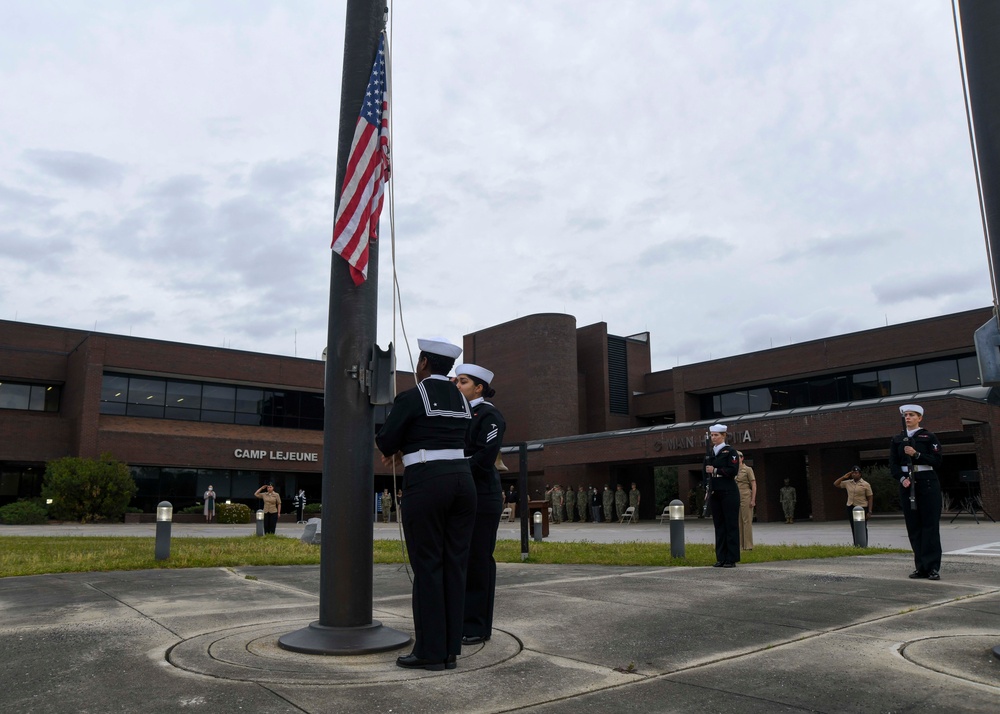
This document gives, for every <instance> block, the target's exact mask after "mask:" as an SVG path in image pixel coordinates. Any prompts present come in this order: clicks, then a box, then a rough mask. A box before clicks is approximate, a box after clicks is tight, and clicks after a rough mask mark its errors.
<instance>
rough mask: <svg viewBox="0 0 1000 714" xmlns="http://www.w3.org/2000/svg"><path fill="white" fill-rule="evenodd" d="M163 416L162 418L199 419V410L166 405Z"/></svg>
mask: <svg viewBox="0 0 1000 714" xmlns="http://www.w3.org/2000/svg"><path fill="white" fill-rule="evenodd" d="M163 417H164V419H177V420H178V421H201V410H200V409H185V408H183V407H170V406H168V407H166V408H164V410H163Z"/></svg>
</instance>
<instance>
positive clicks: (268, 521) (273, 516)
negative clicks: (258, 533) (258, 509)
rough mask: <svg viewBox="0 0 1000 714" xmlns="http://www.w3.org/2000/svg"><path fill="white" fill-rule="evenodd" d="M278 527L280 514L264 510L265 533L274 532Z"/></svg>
mask: <svg viewBox="0 0 1000 714" xmlns="http://www.w3.org/2000/svg"><path fill="white" fill-rule="evenodd" d="M277 527H278V514H277V513H268V512H267V511H265V512H264V535H267V534H268V533H274V531H275V529H276V528H277Z"/></svg>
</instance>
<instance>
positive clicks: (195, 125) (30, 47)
mask: <svg viewBox="0 0 1000 714" xmlns="http://www.w3.org/2000/svg"><path fill="white" fill-rule="evenodd" d="M344 7H345V6H344V3H343V2H332V1H331V0H295V1H294V2H293V1H291V0H284V1H282V2H267V1H265V0H258V1H252V0H232V1H221V0H195V1H192V2H184V1H180V0H163V1H162V2H149V3H146V2H135V1H134V0H127V1H122V2H117V1H112V0H88V2H72V1H71V0H62V1H51V0H3V1H2V2H0V101H2V110H0V276H2V277H0V319H7V320H18V321H21V322H31V323H40V324H46V325H56V326H61V327H71V328H80V329H88V330H92V329H95V327H96V329H97V330H98V331H101V332H110V333H115V334H123V335H129V334H131V335H135V336H139V337H148V338H155V339H165V340H174V341H180V342H190V343H195V344H204V345H212V346H226V347H231V348H233V349H240V350H252V351H260V352H267V353H274V354H282V355H297V356H299V357H308V358H318V357H319V355H320V353H321V352H322V349H323V346H324V345H325V344H326V325H327V310H328V292H329V275H330V263H331V253H330V249H329V246H330V232H331V226H332V219H333V205H334V197H335V193H336V190H337V187H336V186H335V173H336V158H337V157H336V153H337V133H338V127H337V121H338V115H339V104H340V96H339V95H340V83H341V61H342V55H343V41H344ZM391 52H392V70H393V75H392V78H391V81H392V86H393V107H392V119H393V126H392V140H393V145H392V156H393V176H394V182H395V183H394V190H395V216H396V226H395V229H396V231H395V232H396V257H397V271H398V274H399V281H400V286H401V290H402V295H403V300H404V303H403V309H404V313H403V319H404V320H405V324H406V327H407V332H408V334H409V337H410V340H411V344H412V346H413V348H414V349H415V348H416V344H415V338H416V337H418V336H432V335H443V336H446V337H448V338H450V339H452V340H453V341H456V342H460V340H461V338H462V336H463V335H465V334H467V333H470V332H473V331H476V330H480V329H483V328H486V327H490V326H492V325H496V324H498V323H501V322H506V321H508V320H512V319H515V318H518V317H523V316H525V315H529V314H533V313H542V312H560V313H568V314H571V315H574V316H575V317H576V320H577V325H578V326H580V327H582V326H584V325H589V324H592V323H595V322H600V321H604V322H606V323H607V325H608V331H609V332H610V333H611V334H615V335H622V336H625V335H631V334H634V333H639V332H645V331H649V332H650V333H651V334H650V341H651V346H652V355H653V368H654V369H666V368H669V367H673V366H675V365H677V364H686V363H691V362H699V361H703V360H707V359H710V358H713V357H716V358H717V357H723V356H728V355H733V354H740V353H744V352H748V351H754V350H760V349H766V348H768V347H771V346H772V345H773V346H779V345H786V344H789V343H796V342H802V341H805V340H811V339H816V338H821V337H827V336H832V335H839V334H843V333H846V332H853V331H857V330H863V329H869V328H874V327H880V326H883V325H885V324H886V323H888V324H898V323H901V322H906V321H909V320H916V319H922V318H926V317H932V316H936V315H942V314H947V313H951V312H956V311H960V310H966V309H971V308H976V307H982V306H985V305H989V304H990V303H991V294H990V287H989V278H988V269H987V258H986V249H985V246H984V239H983V234H982V227H981V224H980V218H979V208H978V202H977V199H976V186H975V180H974V175H973V170H972V161H971V158H970V149H969V139H968V130H967V127H966V120H965V109H964V104H963V98H962V88H961V78H960V73H959V67H958V60H957V56H956V51H955V38H954V30H953V27H952V15H951V2H950V0H878V1H877V2H873V1H872V0H859V1H856V2H855V1H852V0H830V1H828V2H822V1H819V0H816V1H812V2H803V1H802V0H742V1H740V2H735V1H734V2H725V1H720V0H712V1H711V2H694V1H677V2H670V1H667V0H649V1H648V2H628V1H625V0H616V1H615V2H608V1H607V0H565V1H557V0H549V1H547V2H539V1H537V0H534V1H528V0H526V1H523V2H521V1H517V2H515V1H512V0H505V1H504V2H496V0H492V1H490V0H461V1H457V0H456V1H453V0H434V2H400V3H396V4H395V6H394V14H393V20H392V48H391ZM385 215H387V212H386V214H384V216H385ZM390 258H391V250H390V249H389V224H388V221H387V219H386V218H385V217H384V218H383V221H382V240H381V251H380V268H379V272H380V298H379V342H380V343H381V344H382V345H383V346H384V345H385V344H386V343H388V342H389V341H390V340H391V339H392V325H393V316H392V301H391V292H390V275H391V265H390ZM456 284H458V285H459V286H460V287H459V289H456V287H455V286H456ZM929 339H932V336H929ZM397 342H401V337H399V336H397ZM400 352H402V349H401V350H400ZM399 366H400V369H408V368H409V365H408V360H407V359H406V358H405V357H402V356H401V359H400V363H399ZM487 366H488V367H491V368H494V369H500V368H501V367H500V366H496V365H487Z"/></svg>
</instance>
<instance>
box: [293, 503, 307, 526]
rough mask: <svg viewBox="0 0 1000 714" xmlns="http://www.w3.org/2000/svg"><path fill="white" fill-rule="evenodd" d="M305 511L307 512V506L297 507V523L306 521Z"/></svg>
mask: <svg viewBox="0 0 1000 714" xmlns="http://www.w3.org/2000/svg"><path fill="white" fill-rule="evenodd" d="M305 510H306V507H305V506H296V507H295V521H296V522H299V521H304V520H305Z"/></svg>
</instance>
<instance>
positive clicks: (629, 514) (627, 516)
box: [618, 506, 635, 523]
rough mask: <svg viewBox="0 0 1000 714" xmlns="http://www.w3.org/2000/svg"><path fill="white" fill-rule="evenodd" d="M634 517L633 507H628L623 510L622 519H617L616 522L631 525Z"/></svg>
mask: <svg viewBox="0 0 1000 714" xmlns="http://www.w3.org/2000/svg"><path fill="white" fill-rule="evenodd" d="M634 517H635V506H629V507H628V508H626V509H625V513H623V514H622V517H621V518H619V519H618V522H619V523H626V522H627V523H631V522H632V519H633V518H634Z"/></svg>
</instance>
